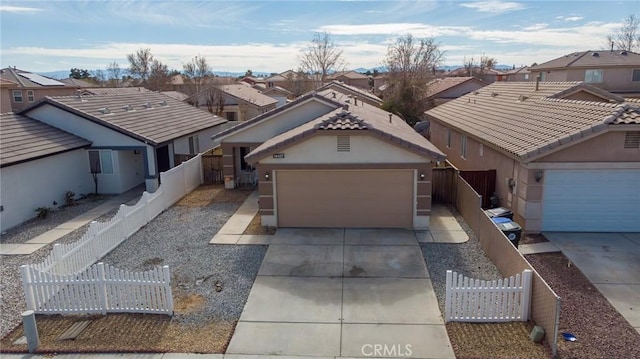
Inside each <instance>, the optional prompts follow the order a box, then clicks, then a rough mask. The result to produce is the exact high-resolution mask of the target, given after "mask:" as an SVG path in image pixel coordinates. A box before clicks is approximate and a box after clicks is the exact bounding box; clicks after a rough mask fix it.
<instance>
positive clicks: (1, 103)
mask: <svg viewBox="0 0 640 359" xmlns="http://www.w3.org/2000/svg"><path fill="white" fill-rule="evenodd" d="M7 112H12V111H11V89H9V88H0V113H7Z"/></svg>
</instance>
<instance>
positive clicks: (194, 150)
mask: <svg viewBox="0 0 640 359" xmlns="http://www.w3.org/2000/svg"><path fill="white" fill-rule="evenodd" d="M198 153H200V139H199V138H198V135H195V136H191V137H189V154H191V155H197V154H198Z"/></svg>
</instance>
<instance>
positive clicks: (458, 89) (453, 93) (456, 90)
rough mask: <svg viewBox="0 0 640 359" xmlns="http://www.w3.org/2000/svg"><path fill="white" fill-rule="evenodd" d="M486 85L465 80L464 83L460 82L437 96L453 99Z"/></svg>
mask: <svg viewBox="0 0 640 359" xmlns="http://www.w3.org/2000/svg"><path fill="white" fill-rule="evenodd" d="M482 87H484V84H479V83H477V82H475V81H468V82H465V83H463V84H460V85H458V86H455V87H453V88H450V89H448V90H446V91H444V92H442V93H440V94H438V95H437V96H436V97H437V98H444V99H453V98H458V97H460V96H462V95H465V94H468V93H469V92H471V91H475V90H477V89H479V88H482Z"/></svg>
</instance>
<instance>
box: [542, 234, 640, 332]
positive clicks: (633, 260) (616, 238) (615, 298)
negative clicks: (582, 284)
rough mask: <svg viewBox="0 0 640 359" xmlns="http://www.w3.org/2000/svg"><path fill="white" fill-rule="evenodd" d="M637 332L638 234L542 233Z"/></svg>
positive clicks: (639, 322) (639, 308)
mask: <svg viewBox="0 0 640 359" xmlns="http://www.w3.org/2000/svg"><path fill="white" fill-rule="evenodd" d="M544 236H545V237H547V239H549V241H551V242H552V243H553V244H554V245H555V246H556V247H558V248H559V249H560V250H561V251H562V253H564V255H565V256H566V257H567V258H569V259H570V260H571V261H572V262H573V264H575V265H576V266H578V268H580V270H581V271H582V273H584V275H585V276H587V278H588V279H589V280H590V281H591V282H592V283H593V285H594V286H595V287H596V288H598V290H599V291H600V293H602V294H603V295H604V296H605V297H606V298H607V299H608V300H609V302H610V303H611V304H612V305H613V306H614V307H615V308H616V310H618V312H620V314H622V316H624V317H625V319H626V320H627V321H628V322H629V323H630V324H631V325H632V326H633V327H634V328H636V330H637V331H638V333H640V233H556V232H550V233H544Z"/></svg>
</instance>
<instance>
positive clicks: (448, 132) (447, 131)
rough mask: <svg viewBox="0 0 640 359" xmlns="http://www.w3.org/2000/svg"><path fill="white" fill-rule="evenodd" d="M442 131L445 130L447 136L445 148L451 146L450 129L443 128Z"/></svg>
mask: <svg viewBox="0 0 640 359" xmlns="http://www.w3.org/2000/svg"><path fill="white" fill-rule="evenodd" d="M444 131H445V132H446V136H447V148H451V130H450V129H448V128H445V129H444Z"/></svg>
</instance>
